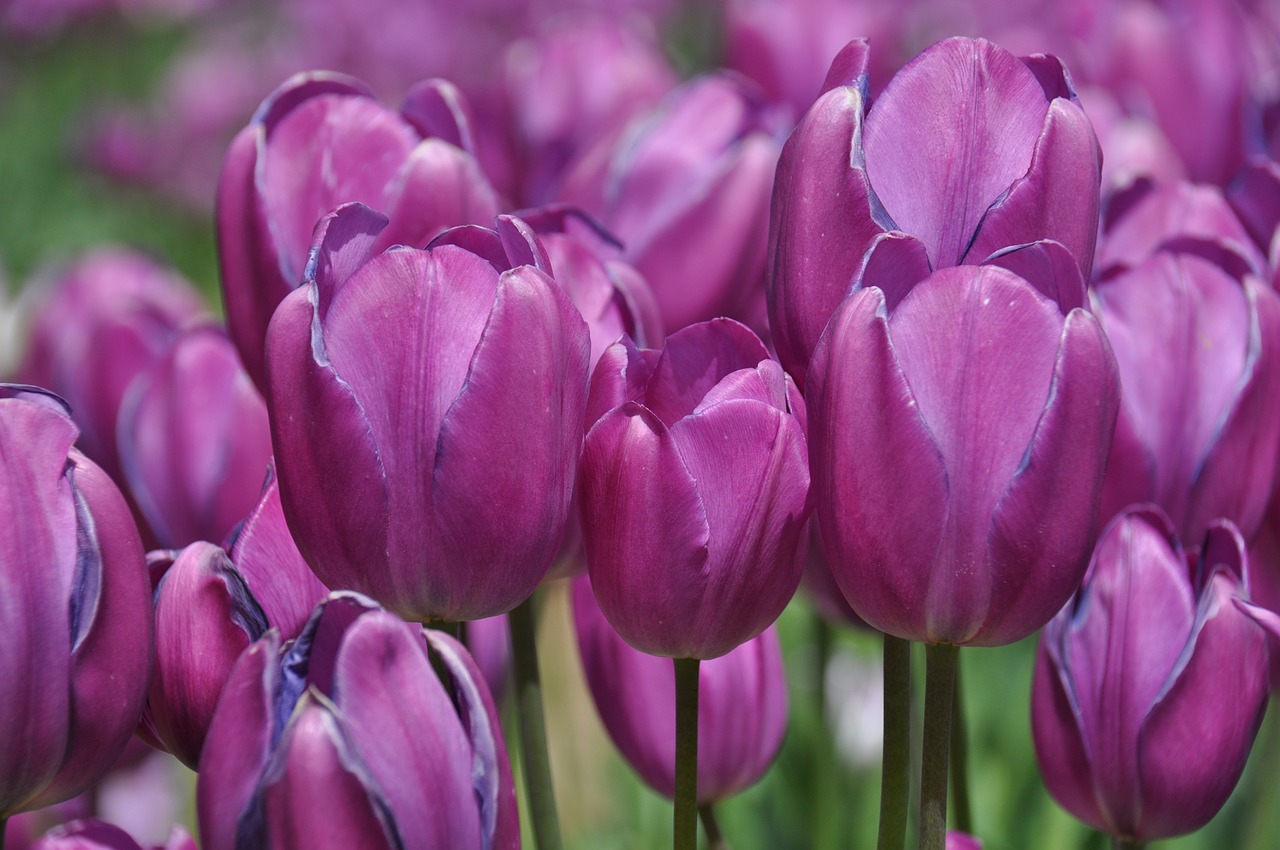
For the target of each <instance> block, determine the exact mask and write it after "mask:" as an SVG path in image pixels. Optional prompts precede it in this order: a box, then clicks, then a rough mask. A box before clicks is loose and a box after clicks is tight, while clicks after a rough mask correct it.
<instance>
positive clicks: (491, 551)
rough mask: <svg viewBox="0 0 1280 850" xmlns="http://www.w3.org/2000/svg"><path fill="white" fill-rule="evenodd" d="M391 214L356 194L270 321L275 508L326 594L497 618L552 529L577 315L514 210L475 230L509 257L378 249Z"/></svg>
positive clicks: (568, 478) (579, 392)
mask: <svg viewBox="0 0 1280 850" xmlns="http://www.w3.org/2000/svg"><path fill="white" fill-rule="evenodd" d="M385 222H386V219H384V218H382V217H381V216H378V215H377V214H376V213H373V212H372V211H370V210H369V209H367V208H365V207H363V206H360V205H351V206H348V207H344V208H342V209H340V210H338V211H337V212H335V213H334V214H332V215H331V216H329V217H327V218H326V219H325V220H324V221H323V222H322V223H321V224H320V225H319V226H318V227H317V242H316V247H315V248H314V249H313V252H312V260H311V262H310V264H309V267H308V274H307V278H308V283H307V285H306V286H305V287H303V288H301V289H299V290H296V291H295V292H294V293H293V294H291V295H290V296H289V297H288V298H287V299H286V300H285V301H284V302H283V303H282V304H281V306H280V309H279V311H277V313H276V316H275V319H274V320H273V321H272V323H271V332H270V336H269V340H268V367H269V368H268V376H269V379H270V380H269V392H268V395H267V401H268V407H269V408H270V410H271V427H272V435H273V443H274V445H275V446H276V463H277V468H278V471H279V474H280V495H281V501H282V502H283V504H284V512H285V517H286V518H287V519H288V522H289V528H290V530H291V531H292V532H293V536H294V538H295V539H296V540H297V542H298V549H299V551H301V552H302V554H303V555H304V556H305V557H306V560H307V562H308V563H309V564H310V565H311V568H312V569H313V570H315V572H316V575H317V576H319V577H320V579H321V581H323V582H324V583H325V584H327V585H328V586H330V587H347V588H353V589H356V590H359V591H361V592H363V593H367V594H369V595H370V596H373V597H374V598H376V599H378V600H379V601H380V602H382V603H383V604H384V605H386V606H387V607H389V608H391V609H392V610H394V611H395V612H396V613H398V614H400V615H401V616H403V617H405V618H408V619H415V620H426V619H448V620H473V619H479V618H481V617H492V616H496V615H497V614H501V613H505V612H506V611H509V610H511V609H512V608H514V607H515V606H516V605H518V604H519V603H521V602H523V601H524V600H525V599H527V598H528V596H529V595H530V594H531V593H532V592H533V589H534V588H535V587H537V585H538V583H539V582H540V581H541V580H542V578H543V576H544V575H545V574H546V572H547V569H548V568H549V567H550V566H551V562H552V560H553V559H554V557H555V555H556V552H557V550H558V548H559V546H560V541H561V538H562V537H563V535H564V529H565V524H566V522H567V521H568V511H569V500H570V497H571V496H572V493H573V481H574V475H575V473H576V469H577V462H578V455H579V451H580V447H581V442H582V427H583V424H582V423H583V410H584V407H585V404H586V385H587V358H588V354H589V341H588V334H587V329H586V325H585V324H584V323H583V321H582V318H581V316H580V315H579V314H578V311H577V310H576V309H575V308H574V306H573V304H572V303H571V302H570V300H569V298H568V297H567V296H566V295H565V294H564V291H563V290H562V289H561V288H560V287H558V286H556V284H555V283H554V282H553V281H552V280H551V278H550V277H548V276H547V274H546V273H545V271H544V270H543V269H545V268H546V259H545V257H546V255H545V252H543V251H542V250H541V247H540V245H539V244H538V242H537V239H536V237H534V236H533V235H532V233H531V232H529V230H528V228H527V227H526V226H524V225H523V223H521V222H519V220H517V219H508V218H503V219H500V221H499V227H500V229H501V231H502V239H499V240H492V239H488V238H480V239H477V244H476V250H479V251H482V252H488V251H489V250H490V249H491V248H492V247H493V246H494V245H495V244H497V245H499V247H505V250H507V251H509V252H510V258H508V256H507V255H505V254H503V255H492V254H486V253H481V254H477V253H473V252H472V251H471V250H469V249H468V248H465V247H462V246H460V245H458V244H440V245H438V246H437V247H434V248H433V249H431V250H429V251H419V250H415V249H410V248H393V249H391V250H388V251H386V252H384V253H381V254H378V253H376V252H375V250H374V245H375V243H376V240H377V236H378V233H379V232H380V231H381V229H382V227H383V226H384V225H385ZM479 235H480V236H481V237H483V236H484V234H479ZM514 506H518V509H515V507H514Z"/></svg>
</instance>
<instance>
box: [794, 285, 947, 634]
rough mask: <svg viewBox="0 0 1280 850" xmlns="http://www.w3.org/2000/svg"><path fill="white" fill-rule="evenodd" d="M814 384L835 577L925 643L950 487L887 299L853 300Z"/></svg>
mask: <svg viewBox="0 0 1280 850" xmlns="http://www.w3.org/2000/svg"><path fill="white" fill-rule="evenodd" d="M809 377H810V381H809V394H808V397H807V401H808V404H809V451H810V455H811V458H812V460H811V463H810V468H811V470H812V472H813V491H814V496H815V505H816V506H817V512H818V517H819V521H820V522H821V524H822V530H823V539H824V542H825V546H826V550H827V558H828V562H829V563H830V565H831V572H832V574H833V575H834V576H835V578H836V581H837V583H838V584H839V585H840V589H841V590H842V591H843V592H844V594H845V597H846V598H847V599H848V600H849V603H850V605H851V606H853V608H854V610H856V611H857V612H858V614H859V615H860V616H862V617H863V618H864V619H866V620H867V621H868V622H870V623H872V624H873V625H875V626H876V627H877V628H879V629H881V630H883V631H886V632H889V633H890V634H894V635H898V636H901V637H911V638H920V639H923V637H924V632H923V630H922V629H921V628H920V618H919V615H918V611H917V610H916V608H917V603H915V602H914V600H918V599H920V598H921V597H922V596H923V592H924V587H925V586H927V585H926V583H927V581H928V574H929V572H930V571H931V569H932V565H933V563H934V561H935V559H936V557H937V553H938V547H939V544H940V543H941V540H942V531H943V528H944V526H945V525H946V521H947V512H948V507H947V502H948V492H949V489H950V484H949V483H948V479H947V469H946V464H945V461H944V460H943V457H942V453H941V452H940V451H939V448H938V445H937V443H936V442H935V440H934V438H933V435H932V434H930V433H929V429H928V426H927V425H926V424H925V421H924V419H922V418H921V415H920V409H919V406H918V404H917V402H916V400H915V398H914V397H913V396H912V393H911V388H910V387H909V386H908V384H907V380H906V377H905V376H904V375H903V372H902V368H901V366H900V365H899V363H898V361H897V358H896V357H895V355H894V345H893V342H891V340H890V337H889V326H888V321H887V320H886V317H885V313H884V295H883V293H881V292H880V291H879V290H878V289H874V288H873V289H864V290H861V291H859V292H856V293H854V294H853V295H851V296H849V298H847V299H846V300H845V301H844V303H843V304H842V305H841V306H840V308H839V309H838V310H837V311H836V313H835V315H834V316H832V319H831V324H830V325H829V326H828V328H827V331H826V333H824V334H823V339H822V341H820V342H819V343H818V347H817V349H816V350H815V352H814V359H813V368H812V369H811V372H810V376H809ZM904 481H906V482H911V483H910V486H905V487H904V486H903V482H904Z"/></svg>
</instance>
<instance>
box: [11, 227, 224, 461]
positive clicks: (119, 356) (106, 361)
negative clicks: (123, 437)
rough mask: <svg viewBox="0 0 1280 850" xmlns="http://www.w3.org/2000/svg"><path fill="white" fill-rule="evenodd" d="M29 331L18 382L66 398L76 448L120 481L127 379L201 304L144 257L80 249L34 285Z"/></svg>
mask: <svg viewBox="0 0 1280 850" xmlns="http://www.w3.org/2000/svg"><path fill="white" fill-rule="evenodd" d="M33 285H34V287H35V291H36V293H37V295H36V300H35V302H34V306H33V315H32V318H31V332H30V333H31V335H30V339H29V341H28V343H27V348H26V353H25V355H24V356H23V358H22V363H21V365H20V366H19V368H18V379H19V380H21V381H23V382H24V383H27V384H33V385H35V386H40V387H46V388H48V389H50V390H52V391H53V392H55V393H57V394H58V395H59V396H61V397H62V398H64V399H66V400H67V403H68V404H69V405H70V407H71V412H72V416H73V417H74V418H75V421H76V424H77V425H78V426H79V428H80V436H79V438H78V440H77V441H76V444H77V446H78V447H79V449H80V450H81V451H83V452H84V453H85V454H86V455H87V456H88V457H89V458H90V459H91V460H92V461H93V462H94V463H96V464H98V465H99V466H101V467H102V468H103V469H104V470H105V471H106V472H107V473H108V474H109V475H111V477H112V478H113V479H115V480H116V481H117V482H119V483H121V484H123V482H124V479H123V476H122V475H121V471H120V462H119V455H118V450H117V440H116V423H117V421H118V419H119V415H120V405H121V402H122V401H123V400H124V396H125V393H126V391H127V390H128V389H129V385H130V384H132V383H133V380H134V378H136V377H137V376H138V375H140V374H142V373H143V372H145V371H147V370H148V369H149V368H150V367H151V366H152V365H153V364H154V363H156V362H157V361H158V360H160V358H161V357H162V356H163V355H164V353H165V352H166V351H168V349H169V346H170V345H172V343H173V340H174V338H175V337H176V336H177V334H178V332H179V331H181V330H182V329H183V328H185V327H188V326H190V325H192V324H194V323H196V322H198V321H200V320H201V319H202V318H203V317H204V315H205V309H204V306H203V304H202V303H201V301H200V296H199V295H198V294H197V293H196V291H195V288H194V287H193V286H192V285H191V284H190V283H189V282H188V281H187V280H185V279H184V278H183V277H182V276H180V275H179V274H177V273H176V272H174V271H172V270H170V269H166V268H164V267H162V266H160V265H158V264H157V263H156V262H155V261H153V260H151V259H150V258H148V257H146V256H144V255H142V254H137V253H134V252H132V251H126V250H123V249H117V248H104V249H100V250H98V251H94V252H92V253H89V254H86V255H84V256H83V257H81V258H79V259H78V260H76V261H75V262H74V263H72V264H71V265H70V266H68V267H66V268H65V269H59V270H56V271H53V272H50V273H49V274H48V276H47V277H44V278H42V279H41V280H37V281H36V282H35V283H34V284H33Z"/></svg>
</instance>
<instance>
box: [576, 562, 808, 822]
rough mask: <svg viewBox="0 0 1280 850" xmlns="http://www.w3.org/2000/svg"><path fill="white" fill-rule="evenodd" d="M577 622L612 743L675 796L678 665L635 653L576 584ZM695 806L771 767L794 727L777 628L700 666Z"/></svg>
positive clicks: (583, 585)
mask: <svg viewBox="0 0 1280 850" xmlns="http://www.w3.org/2000/svg"><path fill="white" fill-rule="evenodd" d="M572 593H573V619H574V624H575V626H576V628H577V633H578V650H579V652H580V654H581V656H582V666H583V669H584V670H585V672H586V677H587V685H588V686H589V687H590V688H591V696H592V697H593V698H594V699H595V703H596V710H597V711H599V713H600V719H601V720H603V721H604V726H605V729H607V730H608V732H609V737H610V738H612V739H613V743H614V744H615V745H616V746H617V747H618V750H619V751H621V753H622V755H623V757H624V758H626V760H627V762H628V763H629V764H630V765H631V766H632V767H633V768H635V770H636V772H637V773H639V774H640V778H641V779H643V780H644V781H645V782H646V783H647V784H648V785H649V786H650V787H651V788H653V789H654V790H655V791H657V792H658V793H659V794H663V795H665V796H667V797H673V796H674V795H675V776H676V737H675V732H676V710H675V704H676V703H675V681H676V680H675V667H674V666H673V664H672V662H671V660H670V659H668V658H658V657H656V656H653V655H648V654H646V653H643V652H640V651H638V650H635V649H632V648H631V647H630V646H629V645H628V644H627V642H626V641H625V640H623V639H622V637H621V636H620V635H619V634H618V633H617V632H615V631H614V630H613V627H612V626H610V625H609V622H608V621H607V620H606V619H605V618H604V615H603V614H602V613H601V612H600V608H599V606H597V605H596V601H595V596H594V595H593V594H592V592H591V583H590V582H589V581H588V580H587V578H586V577H585V576H580V577H578V578H576V579H574V580H573V590H572ZM698 692H699V695H698V804H699V805H705V804H709V803H715V802H718V801H720V800H723V799H725V798H727V797H731V796H733V795H734V794H737V793H738V792H739V791H742V790H744V789H746V788H748V787H750V786H751V785H754V784H755V783H756V782H757V781H759V779H760V777H761V776H763V775H764V772H765V771H766V770H768V769H769V765H771V764H772V763H773V760H774V758H775V757H776V756H777V755H778V750H779V748H780V747H781V746H782V738H783V735H784V733H785V732H786V729H787V679H786V673H785V671H784V670H783V667H782V648H781V645H780V644H779V642H778V633H777V630H776V629H774V628H773V627H770V628H768V629H766V630H765V631H763V632H761V633H760V634H759V635H757V636H755V637H754V638H752V639H751V640H749V641H747V642H746V643H743V644H741V645H739V646H737V647H735V648H734V649H732V650H731V651H730V652H728V653H727V654H725V655H722V656H720V657H719V658H714V659H711V660H709V661H706V662H704V663H702V664H700V665H699V666H698Z"/></svg>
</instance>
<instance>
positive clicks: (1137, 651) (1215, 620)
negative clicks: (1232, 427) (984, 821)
mask: <svg viewBox="0 0 1280 850" xmlns="http://www.w3.org/2000/svg"><path fill="white" fill-rule="evenodd" d="M1203 544H1204V545H1203V547H1202V549H1201V550H1200V555H1199V557H1198V558H1195V557H1190V556H1189V554H1188V553H1187V552H1185V551H1184V550H1183V548H1182V545H1181V544H1180V542H1179V541H1178V538H1177V536H1176V534H1175V533H1174V529H1173V526H1172V524H1171V523H1170V522H1169V520H1168V518H1167V517H1166V516H1164V514H1163V513H1162V512H1160V511H1159V509H1157V508H1155V507H1152V506H1140V507H1135V508H1134V509H1132V510H1129V511H1126V512H1125V513H1123V514H1121V515H1120V516H1119V517H1117V518H1116V519H1115V521H1114V522H1112V524H1111V525H1110V526H1109V527H1108V528H1107V530H1106V532H1104V533H1103V535H1102V538H1101V539H1100V540H1099V541H1098V548H1097V549H1096V551H1095V552H1094V555H1093V561H1092V562H1091V563H1090V565H1089V572H1088V574H1087V575H1086V576H1085V580H1084V585H1083V586H1082V587H1081V589H1080V591H1079V593H1078V594H1077V595H1076V597H1075V599H1074V601H1073V602H1072V603H1071V604H1070V605H1068V606H1067V607H1066V608H1064V609H1063V610H1062V612H1061V613H1059V614H1058V616H1057V617H1055V618H1054V619H1053V621H1052V622H1051V623H1049V625H1048V626H1046V627H1045V631H1044V635H1043V637H1042V638H1041V641H1040V651H1039V654H1038V656H1037V661H1036V672H1035V684H1034V691H1033V695H1032V703H1031V706H1032V707H1031V720H1032V732H1033V733H1034V738H1035V747H1036V756H1037V757H1038V759H1039V761H1040V770H1041V773H1042V774H1043V776H1044V781H1045V784H1046V785H1047V786H1048V788H1049V791H1050V792H1051V793H1052V794H1053V796H1054V798H1055V799H1056V800H1057V801H1058V802H1059V803H1060V804H1061V805H1062V806H1063V807H1064V808H1066V809H1067V811H1069V812H1071V813H1072V814H1073V815H1075V816H1076V817H1078V818H1080V819H1081V820H1083V821H1084V822H1085V823H1087V824H1089V825H1090V826H1092V827H1094V828H1095V829H1099V830H1102V831H1103V832H1107V833H1110V834H1111V835H1113V836H1117V837H1119V838H1124V839H1128V840H1136V841H1140V842H1147V841H1152V840H1155V839H1158V838H1167V837H1169V836H1173V835H1180V834H1183V833H1186V832H1191V831H1193V830H1196V829H1199V828H1200V827H1201V826H1203V825H1204V824H1205V823H1206V822H1208V820H1209V819H1210V818H1212V817H1213V816H1214V814H1216V813H1217V811H1218V809H1220V808H1221V807H1222V804H1223V803H1224V802H1226V799H1227V797H1228V796H1229V795H1230V794H1231V790H1232V789H1233V788H1234V787H1235V785H1236V782H1237V781H1238V780H1239V779H1240V773H1241V771H1242V770H1243V769H1244V763H1245V759H1246V757H1247V756H1248V754H1249V749H1250V747H1251V746H1252V745H1253V739H1254V736H1255V735H1256V734H1257V731H1258V727H1259V725H1260V724H1261V722H1262V714H1263V711H1264V709H1265V708H1266V705H1267V696H1268V694H1269V689H1268V684H1267V639H1266V633H1265V631H1264V629H1263V628H1262V627H1260V626H1259V624H1258V623H1257V622H1255V620H1254V619H1253V616H1252V614H1251V613H1249V612H1250V611H1251V609H1250V608H1249V606H1247V605H1245V604H1243V603H1242V598H1243V593H1244V589H1243V588H1244V585H1243V582H1244V573H1245V570H1246V563H1247V561H1246V555H1245V547H1244V541H1243V540H1242V539H1241V537H1240V535H1239V533H1238V532H1237V531H1236V530H1235V528H1234V526H1232V525H1231V524H1230V523H1229V522H1227V521H1223V522H1219V523H1215V524H1214V525H1213V526H1212V527H1211V528H1210V529H1209V532H1208V534H1207V536H1206V537H1205V538H1204V540H1203Z"/></svg>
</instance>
